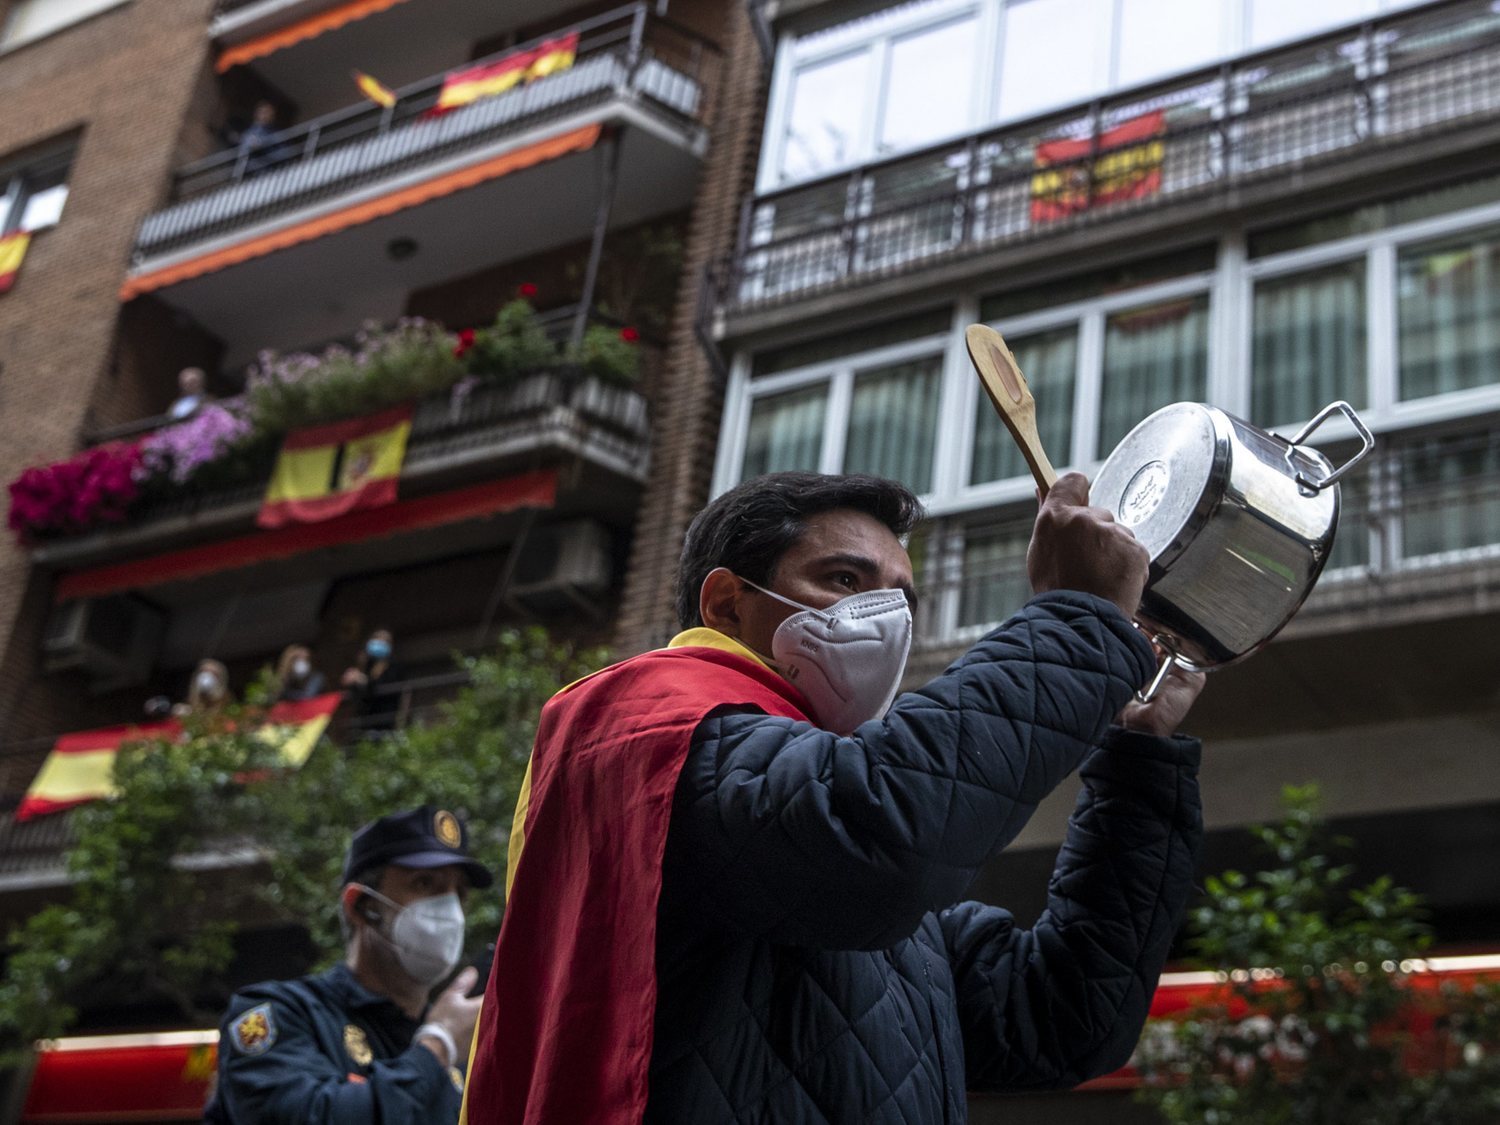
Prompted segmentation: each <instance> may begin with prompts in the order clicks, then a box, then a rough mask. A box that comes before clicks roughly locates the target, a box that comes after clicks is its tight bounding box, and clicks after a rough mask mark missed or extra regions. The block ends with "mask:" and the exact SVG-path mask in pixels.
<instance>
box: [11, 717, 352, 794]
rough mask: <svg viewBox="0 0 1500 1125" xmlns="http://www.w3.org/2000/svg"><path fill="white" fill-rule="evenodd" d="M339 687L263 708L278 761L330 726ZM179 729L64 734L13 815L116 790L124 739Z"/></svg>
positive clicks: (171, 725)
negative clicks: (116, 778) (329, 722)
mask: <svg viewBox="0 0 1500 1125" xmlns="http://www.w3.org/2000/svg"><path fill="white" fill-rule="evenodd" d="M343 698H344V696H343V693H342V692H337V691H334V692H329V693H328V694H326V695H319V696H315V697H313V698H312V699H305V700H301V701H299V702H295V703H278V704H276V705H275V706H274V707H272V708H271V709H270V711H268V712H267V713H266V720H265V723H264V724H263V725H262V726H261V727H260V729H259V730H258V731H257V732H256V733H257V734H258V735H259V736H260V737H262V738H264V739H266V740H267V741H270V742H272V743H273V744H274V745H276V746H277V747H278V748H279V753H280V757H281V760H282V761H283V762H284V763H285V764H286V765H287V766H289V767H290V768H292V769H297V768H300V767H301V765H302V764H303V763H304V762H306V761H307V757H308V755H309V754H311V753H312V750H313V747H314V746H316V745H317V742H318V739H320V738H322V737H323V732H324V731H325V730H326V729H327V728H328V720H329V719H330V718H332V717H333V713H334V711H336V710H337V709H338V705H339V703H340V701H341V700H342V699H343ZM181 733H182V724H181V723H179V722H178V721H177V720H176V719H169V720H168V721H166V722H163V723H142V724H139V725H132V726H123V727H105V728H103V729H100V730H89V731H80V732H78V733H76V734H65V735H63V736H62V737H61V738H59V739H58V740H57V741H56V742H55V743H54V744H53V746H52V752H51V753H50V754H48V755H47V760H46V761H45V762H43V763H42V768H41V770H40V771H38V773H37V775H36V777H35V779H34V780H33V781H32V783H31V788H29V789H27V790H26V796H25V797H24V798H23V799H22V801H21V804H20V806H19V807H18V808H17V809H16V819H17V820H18V821H21V820H30V819H31V818H32V817H34V816H43V815H45V814H47V813H55V812H61V811H63V810H64V809H71V808H73V807H74V806H75V805H82V804H85V803H87V802H89V801H97V800H98V799H99V798H101V797H112V796H114V794H115V783H114V770H115V755H116V754H118V753H119V751H120V747H121V746H123V745H124V744H125V743H127V742H144V741H147V740H151V739H159V738H175V737H176V736H177V735H179V734H181Z"/></svg>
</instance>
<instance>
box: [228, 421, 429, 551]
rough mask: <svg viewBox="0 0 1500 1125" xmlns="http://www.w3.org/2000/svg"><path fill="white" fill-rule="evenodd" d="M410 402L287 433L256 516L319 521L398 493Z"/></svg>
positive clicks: (281, 523)
mask: <svg viewBox="0 0 1500 1125" xmlns="http://www.w3.org/2000/svg"><path fill="white" fill-rule="evenodd" d="M411 409H412V408H411V406H410V405H407V406H398V407H395V408H394V409H391V410H387V411H384V412H382V413H380V414H372V415H370V416H369V417H367V418H352V419H350V420H348V421H345V422H330V423H329V424H328V425H326V426H310V427H308V428H307V429H305V430H296V431H295V432H293V433H290V434H287V436H286V439H285V440H284V441H283V442H282V445H281V456H280V457H278V458H277V459H276V469H275V471H274V472H272V474H271V484H270V486H269V487H268V488H267V489H266V499H265V502H264V503H263V504H262V505H261V508H260V515H259V516H257V517H256V522H257V523H258V524H260V526H261V527H285V526H286V525H287V524H292V523H317V522H319V521H321V520H326V519H332V518H333V517H334V516H342V515H345V514H346V513H349V512H353V511H358V510H359V509H361V508H377V507H379V506H381V505H382V504H390V503H393V502H394V501H395V499H396V481H397V478H398V477H400V475H401V462H402V461H403V460H405V458H406V439H407V436H408V435H409V434H410V433H411Z"/></svg>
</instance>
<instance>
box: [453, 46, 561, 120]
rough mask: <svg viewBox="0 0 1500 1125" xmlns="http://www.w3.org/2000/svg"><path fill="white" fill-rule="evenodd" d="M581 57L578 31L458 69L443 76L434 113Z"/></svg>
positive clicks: (530, 79)
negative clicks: (492, 60) (500, 57)
mask: <svg viewBox="0 0 1500 1125" xmlns="http://www.w3.org/2000/svg"><path fill="white" fill-rule="evenodd" d="M577 57H578V32H576V31H572V32H569V33H568V34H567V35H561V36H559V37H558V38H556V39H547V40H545V41H543V42H542V43H541V44H539V45H538V46H536V47H532V48H530V49H529V50H525V51H516V52H513V53H512V54H509V55H506V56H505V57H504V58H502V59H499V60H498V61H496V62H490V63H482V64H481V65H479V66H471V67H469V68H468V69H467V70H456V71H454V72H453V73H452V74H449V75H448V76H447V77H445V78H444V79H443V88H442V91H441V92H440V93H439V94H438V100H437V105H435V106H433V108H432V112H433V113H446V112H447V111H448V110H450V109H457V108H458V107H459V106H461V105H468V104H469V103H470V102H476V101H478V100H479V99H480V98H488V97H491V96H492V95H494V94H503V93H505V91H506V90H509V89H511V88H512V87H514V86H518V85H520V84H521V83H522V82H535V81H536V80H537V79H538V78H545V77H547V75H549V74H556V73H557V72H558V71H560V70H567V69H568V67H570V66H572V65H573V60H574V59H576V58H577Z"/></svg>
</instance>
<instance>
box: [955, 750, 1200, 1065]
mask: <svg viewBox="0 0 1500 1125" xmlns="http://www.w3.org/2000/svg"><path fill="white" fill-rule="evenodd" d="M1199 754H1200V747H1199V745H1198V742H1197V740H1196V739H1191V738H1183V737H1178V738H1173V739H1164V738H1154V737H1150V736H1147V735H1141V734H1134V733H1131V732H1126V731H1116V732H1113V733H1112V734H1111V736H1110V738H1109V739H1107V740H1106V742H1105V744H1104V746H1103V747H1101V748H1100V749H1098V750H1096V751H1094V752H1093V753H1091V754H1090V755H1089V756H1088V758H1086V759H1085V760H1084V763H1083V766H1082V769H1081V770H1080V776H1081V778H1082V781H1083V789H1082V791H1081V792H1080V793H1079V796H1078V803H1077V806H1076V807H1075V809H1074V811H1073V816H1072V819H1071V820H1070V822H1069V825H1068V835H1067V839H1066V841H1065V842H1064V844H1063V847H1062V850H1061V852H1060V853H1059V855H1058V860H1057V866H1056V868H1055V869H1054V870H1053V874H1052V880H1051V883H1050V885H1049V887H1048V908H1047V910H1046V911H1045V912H1044V913H1043V915H1042V917H1041V918H1040V919H1039V920H1038V922H1037V924H1036V926H1035V927H1033V928H1032V929H1030V930H1022V929H1017V928H1016V926H1015V924H1014V921H1013V919H1012V918H1011V916H1010V915H1009V914H1008V913H1007V912H1006V911H1004V910H998V909H996V908H995V907H992V906H983V905H981V904H979V903H975V902H966V903H962V904H960V905H958V906H956V907H954V908H952V909H951V910H947V911H944V912H943V914H942V916H941V919H940V923H941V926H942V930H943V937H944V941H945V942H946V944H947V947H948V957H949V961H950V963H951V964H952V966H953V977H954V986H955V991H956V993H957V996H958V1009H959V1018H960V1020H961V1022H962V1024H963V1032H964V1058H965V1066H966V1070H967V1079H968V1084H969V1088H970V1089H974V1090H983V1089H1000V1088H1004V1089H1007V1090H1017V1089H1027V1088H1033V1089H1036V1088H1055V1087H1067V1086H1075V1085H1077V1084H1078V1083H1080V1082H1084V1081H1087V1080H1088V1079H1090V1078H1093V1077H1096V1076H1098V1075H1100V1074H1107V1073H1109V1072H1110V1071H1112V1070H1114V1069H1116V1068H1117V1067H1120V1066H1123V1065H1124V1064H1125V1062H1126V1060H1127V1059H1128V1058H1129V1057H1130V1053H1131V1051H1132V1049H1133V1048H1134V1047H1135V1043H1136V1040H1137V1039H1138V1038H1139V1036H1140V1032H1141V1027H1142V1025H1143V1024H1144V1023H1145V1020H1146V1015H1147V1011H1148V1009H1149V1008H1150V1005H1151V996H1152V993H1153V991H1154V990H1155V988H1156V980H1157V977H1158V976H1159V975H1160V973H1161V970H1162V966H1163V964H1164V963H1165V961H1166V957H1167V950H1168V947H1169V946H1170V944H1171V941H1172V934H1173V931H1174V930H1175V929H1176V926H1177V922H1178V920H1179V918H1180V917H1181V914H1182V911H1183V908H1184V907H1185V906H1186V903H1187V898H1188V894H1189V892H1190V890H1191V886H1192V879H1193V868H1194V861H1195V858H1196V854H1197V849H1198V846H1199V843H1200V841H1201V839H1202V835H1203V824H1202V813H1201V807H1200V805H1199V799H1198V780H1197V768H1198V759H1199Z"/></svg>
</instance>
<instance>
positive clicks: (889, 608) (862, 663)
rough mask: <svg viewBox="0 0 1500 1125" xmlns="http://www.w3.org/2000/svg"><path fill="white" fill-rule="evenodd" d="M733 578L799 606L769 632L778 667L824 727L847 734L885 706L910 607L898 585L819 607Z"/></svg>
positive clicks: (901, 659)
mask: <svg viewBox="0 0 1500 1125" xmlns="http://www.w3.org/2000/svg"><path fill="white" fill-rule="evenodd" d="M740 581H742V582H744V583H745V585H747V586H752V587H754V588H755V589H757V590H759V591H760V592H761V593H762V594H765V595H767V596H768V597H772V598H775V599H776V600H777V601H779V602H783V603H784V604H786V605H789V606H791V607H792V608H794V609H799V610H801V611H802V612H801V613H794V614H792V615H791V616H790V617H788V618H787V619H786V620H785V621H783V622H782V623H781V624H780V625H779V626H778V627H777V629H776V632H775V633H774V634H773V635H772V637H771V657H772V659H773V660H774V661H775V663H776V667H777V671H779V672H780V673H781V674H782V675H783V676H785V677H786V678H787V680H788V681H789V682H791V683H793V684H795V685H796V687H797V689H798V690H799V691H800V692H802V694H803V695H805V696H806V697H807V701H808V703H810V704H812V709H813V712H814V714H813V718H815V719H816V720H817V721H818V722H819V723H820V724H821V725H822V726H823V728H824V729H825V730H831V731H833V732H834V733H835V734H848V733H850V732H851V731H853V730H854V728H855V727H857V726H859V725H860V723H864V722H868V721H869V720H870V719H878V718H880V717H881V716H882V715H884V714H885V713H886V712H887V711H888V710H890V707H891V703H892V702H893V701H894V700H895V698H896V692H897V690H898V689H899V688H900V686H901V677H902V675H903V674H904V673H905V671H906V657H907V654H908V653H909V652H910V651H911V606H910V605H909V604H908V603H907V600H906V594H904V593H903V592H902V591H900V590H866V591H865V592H864V593H861V594H850V595H849V596H848V597H847V598H841V599H839V600H838V601H836V602H834V603H833V604H832V605H831V606H829V607H828V608H827V609H813V608H812V607H811V606H807V605H803V604H802V603H801V602H797V601H793V600H792V599H791V598H785V597H782V596H781V595H780V594H778V593H775V592H774V591H771V590H767V589H766V588H765V587H764V586H757V585H756V584H755V583H754V582H751V581H750V580H749V579H747V578H742V579H740Z"/></svg>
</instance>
